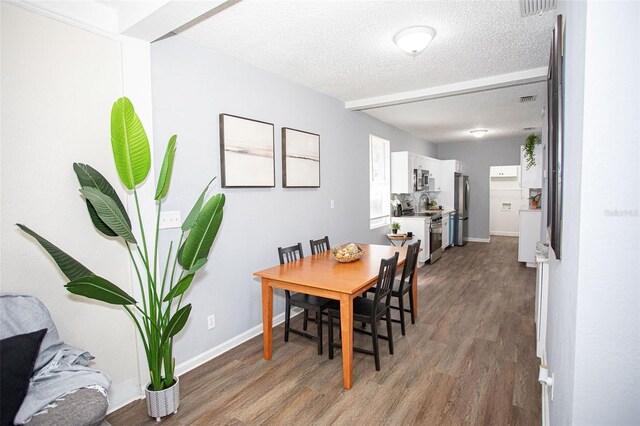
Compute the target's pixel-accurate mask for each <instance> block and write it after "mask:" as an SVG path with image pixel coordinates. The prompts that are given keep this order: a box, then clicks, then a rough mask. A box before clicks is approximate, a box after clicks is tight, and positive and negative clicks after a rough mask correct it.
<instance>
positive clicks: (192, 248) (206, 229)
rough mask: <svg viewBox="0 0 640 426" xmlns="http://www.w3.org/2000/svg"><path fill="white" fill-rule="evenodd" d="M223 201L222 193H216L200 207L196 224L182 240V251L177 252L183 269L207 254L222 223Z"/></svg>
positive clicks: (191, 265)
mask: <svg viewBox="0 0 640 426" xmlns="http://www.w3.org/2000/svg"><path fill="white" fill-rule="evenodd" d="M224 201H225V197H224V194H216V195H214V196H213V197H211V199H210V200H209V201H207V204H205V206H204V207H203V208H202V211H201V212H200V214H199V215H198V219H196V224H195V225H194V226H193V228H192V229H191V231H190V232H189V236H187V239H186V240H185V242H184V245H183V247H182V252H181V253H179V254H180V256H179V257H178V262H179V263H180V265H181V266H182V267H183V268H184V269H186V270H190V269H191V268H193V266H194V265H195V264H196V262H197V261H198V260H199V259H204V258H206V257H207V256H208V255H209V250H210V249H211V245H212V244H213V240H214V239H215V238H216V235H217V234H218V229H219V228H220V224H221V223H222V208H223V207H224Z"/></svg>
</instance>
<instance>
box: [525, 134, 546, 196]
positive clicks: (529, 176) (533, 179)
mask: <svg viewBox="0 0 640 426" xmlns="http://www.w3.org/2000/svg"><path fill="white" fill-rule="evenodd" d="M543 155H544V154H543V149H542V144H538V145H536V148H535V150H534V151H533V156H534V158H535V160H536V165H535V166H533V167H531V168H530V169H529V170H527V160H525V158H524V145H523V146H521V147H520V168H521V172H520V176H521V178H520V180H521V183H520V186H522V188H542V162H543V161H544V159H543Z"/></svg>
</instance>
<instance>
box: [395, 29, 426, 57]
mask: <svg viewBox="0 0 640 426" xmlns="http://www.w3.org/2000/svg"><path fill="white" fill-rule="evenodd" d="M435 36H436V30H434V29H433V28H431V27H410V28H405V29H404V30H402V31H400V32H399V33H398V34H396V35H395V36H394V37H393V42H394V43H395V44H397V45H398V47H399V48H400V49H402V50H403V51H404V52H405V53H406V54H408V55H411V56H417V55H419V54H420V52H422V51H423V50H424V49H426V48H427V45H428V44H429V43H430V42H431V40H433V38H434V37H435Z"/></svg>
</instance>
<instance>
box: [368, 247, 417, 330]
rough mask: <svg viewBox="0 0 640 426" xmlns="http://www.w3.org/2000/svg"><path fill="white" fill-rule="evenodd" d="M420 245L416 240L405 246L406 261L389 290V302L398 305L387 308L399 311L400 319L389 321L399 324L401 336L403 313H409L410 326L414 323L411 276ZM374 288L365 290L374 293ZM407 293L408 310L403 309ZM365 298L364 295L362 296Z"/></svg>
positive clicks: (414, 269) (403, 323)
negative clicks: (398, 276)
mask: <svg viewBox="0 0 640 426" xmlns="http://www.w3.org/2000/svg"><path fill="white" fill-rule="evenodd" d="M420 243H421V241H420V240H418V241H416V242H415V243H413V244H409V246H407V259H406V260H405V262H404V268H403V269H402V275H401V276H400V279H399V280H395V281H394V283H393V288H392V289H391V301H393V298H397V299H398V305H397V306H396V305H393V304H391V305H390V306H389V307H390V308H391V309H395V310H397V311H400V319H393V318H392V319H391V321H392V322H395V323H400V331H401V332H402V335H403V336H404V335H406V332H405V320H404V314H405V312H409V313H411V324H415V323H416V316H415V312H416V310H415V306H413V300H414V299H413V285H412V283H413V276H414V274H415V273H416V264H417V263H418V254H419V253H420ZM375 291H376V289H375V287H371V288H370V289H368V290H367V292H368V293H375ZM407 293H409V309H406V308H405V307H404V296H405V295H406V294H407ZM364 297H366V293H365V295H364Z"/></svg>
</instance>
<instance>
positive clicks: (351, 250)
mask: <svg viewBox="0 0 640 426" xmlns="http://www.w3.org/2000/svg"><path fill="white" fill-rule="evenodd" d="M363 254H364V250H363V249H362V247H360V246H359V245H358V244H355V243H349V244H343V245H341V246H335V247H333V248H332V249H331V257H333V258H334V259H335V260H337V261H338V262H342V263H349V262H354V261H356V260H358V259H360V258H361V257H362V255H363Z"/></svg>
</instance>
